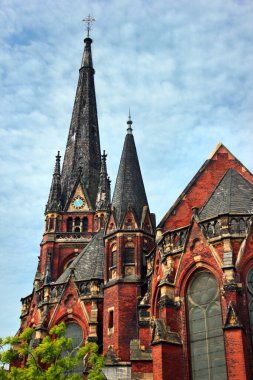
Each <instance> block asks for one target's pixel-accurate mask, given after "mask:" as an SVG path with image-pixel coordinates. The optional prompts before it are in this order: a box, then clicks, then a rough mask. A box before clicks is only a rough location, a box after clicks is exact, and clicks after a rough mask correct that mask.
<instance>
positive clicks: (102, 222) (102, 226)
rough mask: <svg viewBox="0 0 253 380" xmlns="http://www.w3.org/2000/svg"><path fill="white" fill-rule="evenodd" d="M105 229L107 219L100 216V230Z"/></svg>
mask: <svg viewBox="0 0 253 380" xmlns="http://www.w3.org/2000/svg"><path fill="white" fill-rule="evenodd" d="M104 227H105V217H104V214H101V216H100V228H101V229H102V228H104Z"/></svg>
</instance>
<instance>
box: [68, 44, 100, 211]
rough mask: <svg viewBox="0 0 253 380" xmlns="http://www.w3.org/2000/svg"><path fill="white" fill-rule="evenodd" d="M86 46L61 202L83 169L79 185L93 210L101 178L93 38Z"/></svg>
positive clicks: (73, 115) (70, 191)
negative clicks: (92, 51) (85, 193)
mask: <svg viewBox="0 0 253 380" xmlns="http://www.w3.org/2000/svg"><path fill="white" fill-rule="evenodd" d="M84 43H85V47H84V53H83V59H82V64H81V68H80V70H79V80H78V85H77V90H76V97H75V103H74V108H73V113H72V119H71V124H70V130H69V136H68V141H67V146H66V151H65V156H64V162H63V168H62V182H61V183H62V202H63V207H66V204H67V202H68V200H69V199H68V198H69V196H70V195H71V193H72V191H73V188H74V186H75V185H76V181H77V178H78V175H79V168H80V167H81V168H82V176H81V183H82V186H83V187H84V188H85V189H86V190H87V194H88V196H89V199H90V202H91V204H92V207H93V208H94V209H95V203H96V196H97V191H98V184H99V177H100V165H101V162H100V140H99V128H98V119H97V106H96V94H95V85H94V73H95V71H94V69H93V64H92V53H91V44H92V39H91V38H89V37H87V38H85V40H84Z"/></svg>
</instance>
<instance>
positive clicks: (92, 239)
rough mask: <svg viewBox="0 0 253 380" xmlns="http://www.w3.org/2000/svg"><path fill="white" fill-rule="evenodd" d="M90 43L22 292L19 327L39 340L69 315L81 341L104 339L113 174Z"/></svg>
mask: <svg viewBox="0 0 253 380" xmlns="http://www.w3.org/2000/svg"><path fill="white" fill-rule="evenodd" d="M88 31H89V29H88ZM91 44H92V39H91V38H90V37H89V34H88V37H87V38H85V39H84V52H83V57H82V62H81V68H80V70H79V79H78V84H77V90H76V96H75V101H74V107H73V113H72V118H71V123H70V129H69V134H68V139H67V145H66V150H65V155H64V160H63V165H62V170H61V167H60V159H61V156H60V152H58V154H57V156H56V162H55V168H54V173H53V178H52V184H51V188H50V192H49V197H48V202H47V205H46V210H45V231H44V234H43V239H42V242H41V250H40V256H39V262H38V268H37V272H36V275H35V280H34V287H33V292H32V294H30V295H29V296H27V297H25V298H22V313H21V330H22V329H24V328H25V327H27V326H29V327H34V328H35V330H36V337H35V339H38V340H39V339H41V338H42V337H43V336H44V335H45V334H46V333H47V331H48V330H49V329H50V328H51V327H52V326H53V325H54V324H57V323H59V322H61V321H65V322H66V324H67V331H68V335H69V336H71V334H72V333H73V334H74V335H73V336H75V337H76V336H79V338H80V339H79V343H80V342H85V341H87V340H94V341H100V344H101V343H102V327H100V326H101V323H100V325H99V326H98V321H100V320H102V316H103V304H102V300H103V291H102V283H103V278H104V272H103V264H104V243H103V234H104V232H103V229H104V226H105V222H106V218H107V214H108V211H109V206H110V180H109V177H108V174H107V168H106V154H105V152H103V155H102V156H101V153H100V140H99V127H98V118H97V107H96V94H95V85H94V73H95V71H94V68H93V63H92V52H91Z"/></svg>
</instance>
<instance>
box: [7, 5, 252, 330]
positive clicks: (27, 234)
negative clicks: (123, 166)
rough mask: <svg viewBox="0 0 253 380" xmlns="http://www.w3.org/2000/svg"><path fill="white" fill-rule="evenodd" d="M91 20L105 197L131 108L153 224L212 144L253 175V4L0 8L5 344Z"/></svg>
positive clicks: (31, 258)
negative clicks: (88, 19) (106, 182)
mask: <svg viewBox="0 0 253 380" xmlns="http://www.w3.org/2000/svg"><path fill="white" fill-rule="evenodd" d="M89 13H90V14H92V15H93V16H94V17H95V18H96V23H95V24H94V27H93V30H92V33H91V34H92V38H93V46H92V48H93V61H94V66H95V69H96V75H95V83H96V92H97V105H98V116H99V125H100V137H101V148H102V149H105V150H106V151H107V153H108V170H109V175H110V177H111V179H112V187H113V186H114V184H115V178H116V174H117V168H118V164H119V160H120V155H121V150H122V146H123V140H124V137H125V132H126V120H127V115H128V109H129V107H131V113H132V119H133V129H134V136H135V141H136V145H137V150H138V154H139V159H140V165H141V168H142V173H143V178H144V183H145V187H146V192H147V196H148V199H149V205H150V208H151V211H152V212H155V213H156V215H157V221H158V222H159V221H160V219H161V218H162V217H163V215H164V214H165V213H166V211H167V210H168V209H169V207H170V206H171V204H172V203H173V202H174V200H175V199H176V198H177V197H178V195H179V194H180V192H181V191H182V190H183V189H184V187H185V186H186V185H187V183H188V182H189V181H190V179H191V178H192V177H193V176H194V174H195V173H196V171H197V170H198V169H199V167H200V166H201V165H202V163H203V162H204V161H205V160H206V158H207V157H208V156H209V154H210V153H211V152H212V151H213V149H214V148H215V146H216V145H217V144H218V142H220V141H222V142H223V143H224V144H225V145H226V146H227V147H228V148H229V149H230V150H231V151H232V153H234V155H235V156H237V157H238V158H239V159H240V160H241V161H242V162H243V163H244V165H245V166H246V167H248V169H250V170H251V171H253V162H252V140H253V139H252V137H253V129H252V121H253V71H252V67H253V23H252V20H253V2H252V1H251V0H240V1H239V0H237V1H236V0H227V1H224V0H213V1H211V2H207V1H206V0H191V1H188V0H187V1H186V0H167V1H166V0H162V1H161V0H156V1H154V0H153V1H151V0H146V1H144V0H136V1H134V2H133V1H129V0H120V1H116V0H114V1H113V0H92V1H86V0H80V1H79V0H72V1H67V0H55V1H54V2H52V1H50V0H44V1H43V2H42V1H39V0H33V1H30V0H26V1H21V0H6V1H5V0H0V35H1V49H0V76H1V80H0V87H1V102H0V145H1V146H0V160H1V165H0V177H1V178H0V180H1V187H0V210H1V229H0V231H1V252H0V292H1V298H2V300H1V313H0V336H6V335H8V334H14V333H15V332H16V330H17V329H18V327H19V315H20V302H19V300H20V298H21V297H23V296H26V295H28V294H29V293H30V292H31V290H32V282H33V278H34V274H35V270H36V265H37V256H38V255H39V243H40V241H41V238H42V233H43V228H44V207H45V204H46V202H47V197H48V192H49V188H50V183H51V175H52V170H53V167H54V156H55V155H56V153H57V151H58V150H61V152H62V153H63V152H64V148H65V144H66V139H67V133H68V128H69V124H70V118H71V112H72V106H73V101H74V95H75V89H76V84H77V79H78V69H79V66H80V62H81V56H82V50H83V38H84V36H85V32H84V25H83V24H82V22H81V20H82V19H83V18H84V17H86V16H87V15H88V14H89Z"/></svg>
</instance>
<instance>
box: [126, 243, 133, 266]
mask: <svg viewBox="0 0 253 380" xmlns="http://www.w3.org/2000/svg"><path fill="white" fill-rule="evenodd" d="M124 263H125V264H134V244H133V243H130V242H129V243H126V245H125V255H124Z"/></svg>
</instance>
